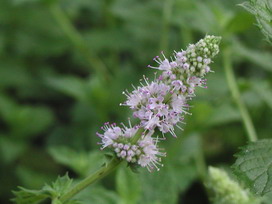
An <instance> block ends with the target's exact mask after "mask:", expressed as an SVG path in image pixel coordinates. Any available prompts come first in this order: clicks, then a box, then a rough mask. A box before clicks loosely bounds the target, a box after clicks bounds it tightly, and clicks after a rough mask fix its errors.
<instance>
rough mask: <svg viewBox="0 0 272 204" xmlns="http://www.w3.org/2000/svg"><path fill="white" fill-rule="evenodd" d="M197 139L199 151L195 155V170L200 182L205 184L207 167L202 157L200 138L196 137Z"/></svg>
mask: <svg viewBox="0 0 272 204" xmlns="http://www.w3.org/2000/svg"><path fill="white" fill-rule="evenodd" d="M198 138H199V149H198V151H197V153H196V154H195V162H196V169H197V171H198V175H199V177H200V179H201V181H202V182H203V184H205V182H206V178H207V165H206V162H205V157H204V151H203V142H202V138H201V137H200V136H198Z"/></svg>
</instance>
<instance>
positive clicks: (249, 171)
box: [233, 139, 272, 195]
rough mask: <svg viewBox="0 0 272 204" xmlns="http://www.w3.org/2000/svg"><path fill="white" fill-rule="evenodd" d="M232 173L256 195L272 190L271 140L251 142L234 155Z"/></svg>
mask: <svg viewBox="0 0 272 204" xmlns="http://www.w3.org/2000/svg"><path fill="white" fill-rule="evenodd" d="M235 156H236V157H237V160H236V162H235V164H234V165H233V168H234V173H235V174H236V175H237V176H238V177H239V178H241V179H242V180H243V181H244V182H245V183H246V184H247V185H249V187H250V189H251V190H253V191H254V192H255V193H256V194H260V195H264V194H266V193H268V192H270V191H271V190H272V139H263V140H259V141H257V142H252V143H250V144H248V145H247V146H245V147H243V148H242V150H241V151H240V152H239V153H238V154H237V155H235Z"/></svg>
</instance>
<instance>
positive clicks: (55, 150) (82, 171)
mask: <svg viewBox="0 0 272 204" xmlns="http://www.w3.org/2000/svg"><path fill="white" fill-rule="evenodd" d="M49 153H50V154H51V156H52V157H53V158H54V159H55V160H56V161H57V162H59V163H60V164H63V165H66V166H68V167H69V168H71V169H72V170H74V171H75V172H76V173H78V174H79V175H81V176H87V174H88V173H90V172H92V171H95V170H97V169H98V168H99V166H101V165H102V164H103V163H104V162H105V158H104V155H103V154H102V153H101V152H96V151H93V152H90V153H87V152H83V151H74V150H72V149H70V148H68V147H64V146H63V147H61V146H57V147H50V148H49Z"/></svg>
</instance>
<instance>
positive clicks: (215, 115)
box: [207, 104, 241, 125]
mask: <svg viewBox="0 0 272 204" xmlns="http://www.w3.org/2000/svg"><path fill="white" fill-rule="evenodd" d="M240 119H241V116H240V113H239V111H237V110H236V109H235V108H233V107H232V106H230V105H229V104H222V105H221V106H219V107H215V108H214V110H213V112H212V113H211V114H210V116H209V118H208V120H207V124H208V125H221V124H226V123H228V122H233V121H239V120H240Z"/></svg>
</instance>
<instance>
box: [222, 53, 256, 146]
mask: <svg viewBox="0 0 272 204" xmlns="http://www.w3.org/2000/svg"><path fill="white" fill-rule="evenodd" d="M223 64H224V68H225V72H226V78H227V82H228V85H229V88H230V91H231V94H232V97H233V99H234V100H235V102H236V104H237V106H238V108H239V110H240V113H241V116H242V119H243V123H244V126H245V129H246V132H247V136H248V139H249V140H250V141H256V140H257V134H256V131H255V128H254V125H253V123H252V120H251V118H250V115H249V113H248V110H247V108H246V106H245V104H244V101H243V100H242V98H241V94H240V92H239V89H238V86H237V82H236V80H235V76H234V73H233V68H232V64H231V57H230V50H229V49H228V48H225V49H224V50H223Z"/></svg>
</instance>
